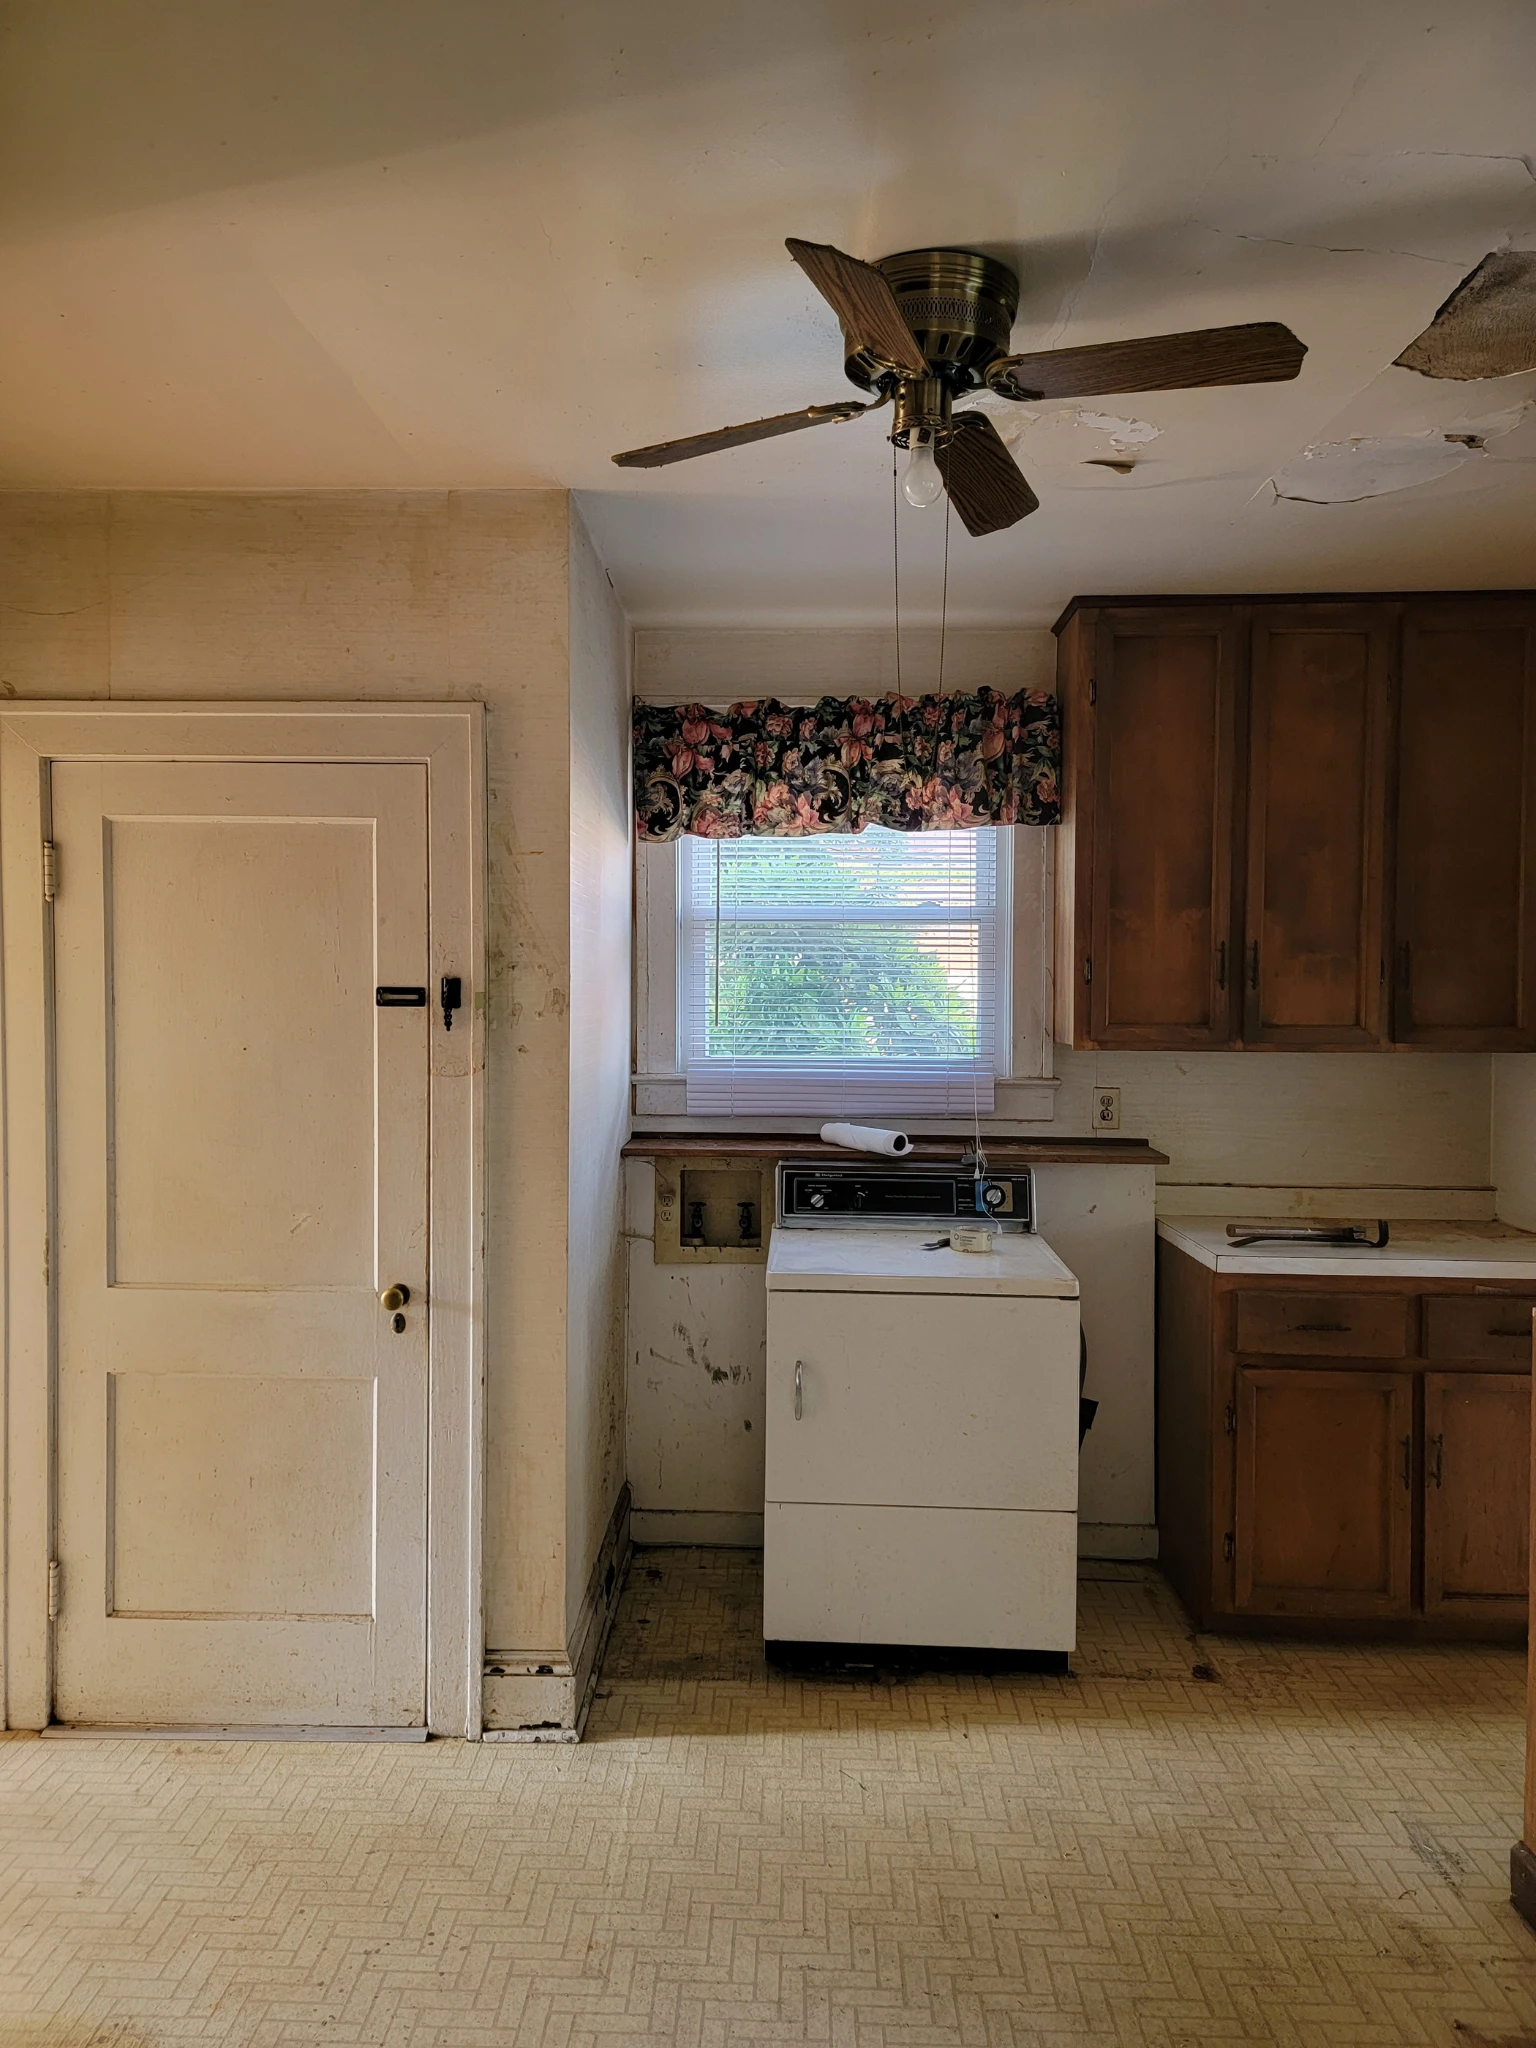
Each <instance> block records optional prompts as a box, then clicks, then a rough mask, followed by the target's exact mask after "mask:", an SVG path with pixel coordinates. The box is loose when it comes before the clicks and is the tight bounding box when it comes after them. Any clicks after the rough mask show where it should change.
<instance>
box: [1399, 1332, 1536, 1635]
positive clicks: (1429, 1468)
mask: <svg viewBox="0 0 1536 2048" xmlns="http://www.w3.org/2000/svg"><path fill="white" fill-rule="evenodd" d="M1530 1488H1531V1382H1530V1379H1529V1378H1528V1376H1527V1375H1526V1374H1524V1373H1510V1372H1431V1373H1426V1374H1425V1376H1424V1611H1425V1613H1426V1614H1439V1615H1444V1616H1447V1617H1449V1616H1452V1615H1458V1614H1461V1615H1466V1616H1467V1617H1468V1618H1469V1619H1488V1620H1494V1619H1498V1618H1500V1617H1503V1616H1508V1617H1509V1618H1510V1619H1511V1620H1515V1621H1518V1620H1519V1619H1521V1617H1522V1616H1523V1615H1524V1612H1525V1600H1526V1586H1527V1574H1528V1569H1529V1558H1530Z"/></svg>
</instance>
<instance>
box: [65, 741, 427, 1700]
mask: <svg viewBox="0 0 1536 2048" xmlns="http://www.w3.org/2000/svg"><path fill="white" fill-rule="evenodd" d="M52 810H53V833H54V838H55V840H56V842H57V843H58V845H59V847H60V865H61V876H62V879H61V886H60V890H59V896H58V901H57V903H56V904H55V909H54V954H55V978H54V1005H55V1020H56V1021H55V1040H56V1094H57V1120H58V1286H59V1414H58V1478H57V1488H58V1554H59V1557H60V1561H61V1565H62V1584H63V1602H62V1611H61V1615H60V1619H59V1622H58V1626H57V1631H56V1637H55V1689H54V1713H55V1717H56V1718H57V1719H59V1720H61V1721H72V1722H88V1723H96V1722H101V1723H110V1722H117V1723H130V1724H132V1723H140V1722H144V1723H151V1724H153V1723H165V1722H169V1723H188V1724H198V1723H234V1724H241V1723H246V1724H261V1723H276V1724H294V1723H314V1724H329V1725H365V1726H366V1725H378V1726H384V1725H401V1726H410V1725H418V1724H420V1723H421V1721H422V1720H423V1718H424V1707H425V1697H424V1694H425V1530H426V1364H427V1318H426V1282H427V1273H426V1264H425V1262H426V1220H427V1204H426V1138H427V1025H428V1019H429V1016H430V1012H429V1011H428V1010H427V1009H426V1008H425V1007H422V1008H416V1009H388V1008H386V1009H380V1008H377V1007H376V1005H375V1002H374V988H375V986H376V985H377V984H379V983H381V982H383V983H404V984H409V985H412V986H420V987H422V988H423V989H424V988H425V986H426V980H427V916H426V781H425V773H424V771H423V770H422V769H421V768H420V767H419V766H417V765H415V764H410V763H398V764H389V765H378V766H352V765H338V766H328V767H326V766H319V765H311V764H299V765H279V764H268V763H234V764H226V763H213V764H199V763H190V762H186V763H174V762H138V763H131V764H110V765H101V764H89V763H70V764H65V765H60V766H57V767H55V769H54V771H53V778H52ZM394 1281H402V1282H404V1283H405V1284H406V1285H407V1286H408V1287H409V1288H410V1289H411V1291H412V1300H411V1302H410V1304H409V1307H408V1310H407V1312H406V1313H405V1316H404V1324H405V1327H404V1328H403V1330H401V1331H400V1332H398V1333H397V1332H396V1331H395V1330H394V1329H393V1327H392V1324H391V1320H390V1317H389V1316H388V1315H387V1314H386V1313H385V1311H384V1310H383V1309H382V1307H381V1306H380V1303H379V1300H378V1291H379V1289H380V1287H381V1286H383V1285H387V1284H389V1283H391V1282H394Z"/></svg>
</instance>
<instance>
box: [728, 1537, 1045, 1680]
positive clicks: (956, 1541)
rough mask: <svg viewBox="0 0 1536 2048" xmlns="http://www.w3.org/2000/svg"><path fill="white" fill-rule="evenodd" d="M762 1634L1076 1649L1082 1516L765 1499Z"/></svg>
mask: <svg viewBox="0 0 1536 2048" xmlns="http://www.w3.org/2000/svg"><path fill="white" fill-rule="evenodd" d="M763 1634H764V1636H765V1637H766V1639H767V1640H768V1641H769V1642H771V1643H772V1642H804V1643H917V1644H922V1645H925V1646H927V1645H935V1646H938V1645H946V1646H949V1647H952V1648H964V1649H978V1650H1071V1649H1073V1648H1074V1647H1075V1645H1076V1640H1077V1517H1076V1515H1074V1514H1053V1513H1038V1512H1031V1511H1029V1510H1027V1509H1026V1510H1015V1511H1013V1512H1012V1513H997V1512H994V1511H991V1510H988V1509H984V1508H851V1507H830V1506H821V1505H795V1506H785V1505H782V1504H780V1503H777V1502H774V1501H770V1502H769V1503H768V1506H767V1511H766V1513H765V1515H764V1518H763Z"/></svg>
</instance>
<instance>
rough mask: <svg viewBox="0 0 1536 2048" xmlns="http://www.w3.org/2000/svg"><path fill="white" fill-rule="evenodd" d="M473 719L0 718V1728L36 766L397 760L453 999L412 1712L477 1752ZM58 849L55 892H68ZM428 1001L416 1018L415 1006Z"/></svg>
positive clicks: (21, 1416)
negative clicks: (415, 802)
mask: <svg viewBox="0 0 1536 2048" xmlns="http://www.w3.org/2000/svg"><path fill="white" fill-rule="evenodd" d="M484 728H485V721H484V712H483V709H482V707H481V706H480V705H478V704H419V703H416V704H374V703H363V704H339V703H320V704H297V703H264V702H255V703H231V704H197V703H164V704H147V703H142V702H137V703H124V704H106V703H100V702H93V703H87V702H58V703H20V702H17V703H9V704H6V705H4V706H3V708H0V1065H3V1071H0V1110H3V1133H4V1135H3V1145H4V1151H3V1204H4V1216H3V1247H4V1279H5V1292H6V1301H5V1308H4V1324H3V1340H4V1386H3V1400H4V1432H3V1434H4V1445H5V1454H6V1473H7V1480H6V1486H5V1503H4V1516H3V1526H0V1541H3V1564H0V1589H3V1599H4V1615H3V1620H4V1630H3V1636H0V1676H3V1688H4V1689H3V1706H4V1712H3V1715H0V1723H3V1725H4V1726H5V1727H7V1728H42V1727H46V1726H47V1724H48V1722H49V1720H50V1719H51V1713H52V1696H53V1673H52V1654H51V1653H52V1629H51V1627H50V1624H49V1619H48V1608H49V1576H50V1575H49V1560H50V1559H51V1558H52V1557H53V1555H54V1550H53V1543H54V1461H55V1457H56V1441H55V1412H54V1411H55V1386H56V1375H57V1326H58V1319H57V1312H56V1302H55V1285H54V1281H53V1277H52V1275H51V1272H50V1245H51V1242H52V1237H53V1214H54V1183H55V1176H54V1108H53V1103H54V1076H53V1062H52V1045H53V963H52V924H53V920H52V914H51V912H50V911H49V910H48V908H47V907H46V905H45V902H44V895H43V883H44V875H43V844H44V841H45V840H46V839H47V838H48V836H49V830H50V819H49V810H48V804H49V771H50V769H51V767H52V765H53V763H54V762H56V761H79V760H90V761H137V760H177V761H198V760H206V761H275V762H283V761H293V762H320V763H325V762H351V763H386V762H392V761H406V762H416V763H419V764H420V765H422V766H423V767H424V768H425V769H426V771H427V861H428V890H427V902H428V920H429V931H430V945H431V953H430V970H431V981H430V983H429V988H432V987H435V986H436V983H437V980H438V978H439V976H441V975H444V974H458V975H459V976H460V977H461V978H462V979H463V980H464V981H465V983H466V984H467V990H466V993H467V996H468V1000H467V1001H466V1002H465V1004H464V1007H463V1009H462V1010H461V1011H460V1013H459V1018H458V1020H457V1021H458V1023H459V1027H460V1028H459V1029H458V1030H456V1031H455V1032H454V1033H453V1034H452V1035H451V1036H448V1035H446V1034H444V1033H442V1032H439V1031H435V1030H434V1031H433V1032H432V1033H431V1054H430V1059H429V1070H428V1118H429V1150H428V1243H429V1246H430V1256H431V1289H432V1295H433V1310H432V1317H431V1323H430V1335H429V1346H428V1396H427V1418H426V1428H427V1587H426V1600H427V1635H426V1642H427V1657H426V1665H427V1668H426V1721H427V1727H428V1729H429V1731H430V1732H431V1733H433V1734H435V1735H447V1736H463V1737H467V1738H468V1739H469V1740H471V1741H474V1740H478V1738H479V1735H480V1732H481V1686H480V1670H481V1663H482V1658H483V1648H484V1641H483V1638H484V1625H483V1619H482V1614H483V1602H482V1597H481V1559H482V1522H483V1494H484V1484H483V1473H484V1442H485V1403H484V1380H485V1374H484V1352H485V1273H484V1241H485V1129H484V1124H485V1019H484V1014H483V1008H482V1006H481V1004H480V1003H479V1002H477V1001H476V999H475V998H476V995H477V993H478V992H480V991H483V989H484V987H485V899H486V841H485V729H484ZM68 865H69V854H68V849H67V848H63V849H61V851H60V856H59V877H58V886H59V888H60V889H67V888H68V886H69V873H68ZM435 1007H436V1006H435V1005H434V1006H433V1009H434V1014H435Z"/></svg>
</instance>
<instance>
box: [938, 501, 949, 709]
mask: <svg viewBox="0 0 1536 2048" xmlns="http://www.w3.org/2000/svg"><path fill="white" fill-rule="evenodd" d="M949 514H950V497H949V493H948V491H946V492H945V493H944V582H943V585H942V587H941V589H940V593H939V695H940V696H941V697H942V696H943V694H944V636H945V633H946V631H947V630H948V626H949Z"/></svg>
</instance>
